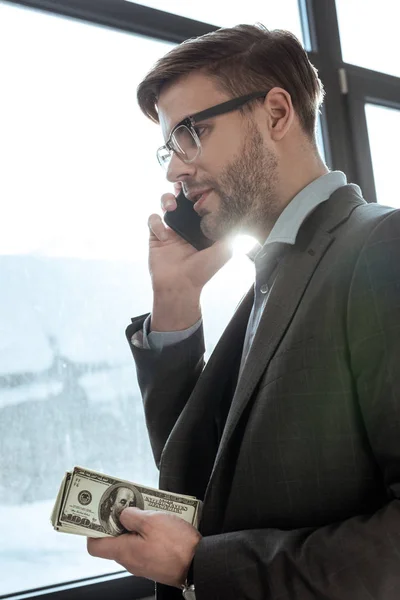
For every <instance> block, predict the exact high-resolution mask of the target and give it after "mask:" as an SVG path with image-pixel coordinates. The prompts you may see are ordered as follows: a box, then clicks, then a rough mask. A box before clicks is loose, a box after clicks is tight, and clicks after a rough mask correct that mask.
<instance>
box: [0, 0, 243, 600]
mask: <svg viewBox="0 0 400 600" xmlns="http://www.w3.org/2000/svg"><path fill="white" fill-rule="evenodd" d="M171 47H172V45H171V44H167V43H163V42H160V41H155V40H151V39H149V38H144V37H140V36H136V35H132V34H128V33H122V32H119V31H116V30H113V29H111V28H106V27H100V26H95V25H92V24H89V23H85V22H80V21H76V20H72V19H67V18H63V17H60V16H56V15H51V14H49V13H44V12H40V11H36V10H32V9H27V8H23V7H21V6H17V5H13V4H9V3H7V2H1V1H0V56H1V57H2V60H1V61H0V81H1V82H2V85H1V87H2V92H1V96H0V131H1V137H0V165H1V177H0V198H1V206H2V219H1V220H0V282H1V296H0V456H1V462H0V531H1V540H2V541H1V546H0V596H1V595H3V594H10V593H15V592H20V591H23V590H28V589H33V588H38V587H42V586H47V585H53V584H57V583H62V582H66V581H72V580H78V579H81V578H86V577H91V576H95V575H100V574H104V573H107V572H115V571H118V570H119V568H118V565H117V564H116V563H113V562H111V561H104V560H101V559H95V558H93V557H91V556H89V555H88V554H87V552H86V543H85V539H84V538H81V537H78V536H68V535H64V534H59V533H56V532H54V531H53V530H52V528H51V525H50V520H49V518H50V512H51V508H52V506H53V503H54V500H55V497H56V494H57V491H58V487H59V484H60V482H61V479H62V477H63V475H64V472H65V471H66V470H69V469H71V468H72V467H73V466H74V465H81V466H85V467H88V468H91V469H95V470H99V471H102V472H105V473H108V474H110V475H115V476H117V477H122V478H126V479H129V480H132V481H137V482H139V483H143V484H148V485H153V486H156V485H157V481H158V474H157V471H156V468H155V466H154V462H153V457H152V454H151V449H150V445H149V441H148V437H147V431H146V428H145V422H144V417H143V411H142V403H141V398H140V393H139V389H138V385H137V381H136V372H135V367H134V363H133V359H132V356H131V354H130V350H129V347H128V344H127V342H126V338H125V327H126V326H127V325H128V324H129V322H130V318H131V317H132V316H137V315H139V314H143V313H145V312H148V311H149V310H150V309H151V295H152V294H151V285H150V278H149V275H148V271H147V244H148V228H147V218H148V216H149V214H151V213H152V212H161V211H160V197H161V194H162V193H164V192H166V191H172V186H171V184H169V183H168V182H166V180H165V179H164V174H163V173H162V171H161V169H160V168H159V166H158V164H157V161H156V154H155V151H156V149H157V148H158V147H159V146H160V145H161V144H162V143H163V140H162V136H161V132H160V130H159V128H158V127H157V126H156V125H154V124H152V123H151V122H150V121H148V120H147V119H146V118H145V117H144V116H143V114H142V113H141V112H140V110H139V108H138V107H137V104H136V87H137V84H138V83H139V81H140V80H141V79H142V78H143V76H144V75H145V73H146V72H147V70H148V69H149V68H150V67H151V66H152V65H153V63H154V62H155V61H156V60H157V58H159V57H160V56H161V55H163V54H165V53H166V52H167V51H168V49H169V48H171ZM252 278H253V267H252V265H251V264H250V261H249V260H248V259H247V258H246V257H245V256H243V253H240V252H239V253H238V254H237V255H236V256H235V257H234V258H233V259H232V261H231V262H230V263H229V264H228V265H227V266H226V267H225V268H224V269H223V270H222V271H221V272H220V273H219V274H218V275H217V277H215V278H214V279H213V280H212V281H211V282H210V284H209V285H208V286H207V289H206V290H205V291H204V294H203V306H204V311H203V312H204V318H205V322H206V337H207V340H206V342H207V355H209V353H210V352H211V350H212V348H213V347H214V346H215V344H216V342H217V340H218V338H219V336H220V334H221V332H222V330H223V329H224V327H225V325H226V323H227V322H228V320H229V318H230V316H231V314H232V313H233V311H234V309H235V307H236V305H237V303H238V302H239V300H240V298H241V297H242V295H243V294H244V293H245V291H246V290H247V289H248V287H250V285H251V282H252ZM22 574H23V575H22Z"/></svg>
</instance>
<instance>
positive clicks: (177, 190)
mask: <svg viewBox="0 0 400 600" xmlns="http://www.w3.org/2000/svg"><path fill="white" fill-rule="evenodd" d="M181 190H182V184H181V182H180V181H175V183H174V193H175V196H178V194H179V193H180V192H181Z"/></svg>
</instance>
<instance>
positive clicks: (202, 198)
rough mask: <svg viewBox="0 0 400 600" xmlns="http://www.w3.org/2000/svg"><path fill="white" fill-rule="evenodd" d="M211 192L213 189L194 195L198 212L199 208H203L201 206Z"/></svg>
mask: <svg viewBox="0 0 400 600" xmlns="http://www.w3.org/2000/svg"><path fill="white" fill-rule="evenodd" d="M211 192H212V190H205V191H204V192H203V193H202V194H200V195H199V194H197V195H196V196H194V205H193V208H194V210H195V211H196V212H198V211H199V208H201V206H202V205H203V204H204V202H205V200H206V199H207V197H208V195H209V194H210V193H211Z"/></svg>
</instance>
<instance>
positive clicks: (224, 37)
mask: <svg viewBox="0 0 400 600" xmlns="http://www.w3.org/2000/svg"><path fill="white" fill-rule="evenodd" d="M198 70H202V71H203V72H204V73H205V74H207V75H210V76H211V77H213V78H214V79H215V81H216V83H217V85H218V87H219V88H220V89H221V90H223V91H224V92H228V93H229V94H230V95H231V96H232V97H236V96H242V95H245V94H248V93H250V92H256V91H263V90H266V91H267V90H269V89H271V88H273V87H275V86H277V87H281V88H283V89H285V90H286V91H287V92H288V93H289V94H290V96H291V98H292V103H293V108H294V110H295V111H296V113H297V115H298V117H299V120H300V123H301V125H302V127H303V129H304V131H305V133H307V134H308V135H309V137H310V138H312V139H314V136H315V124H316V117H317V113H318V110H319V107H320V106H321V104H322V100H323V96H324V91H323V86H322V83H321V81H320V80H319V78H318V73H317V71H316V69H315V68H314V67H313V65H312V64H311V63H310V61H309V60H308V56H307V52H306V51H305V50H304V48H303V47H302V46H301V44H300V42H299V40H298V39H297V38H296V36H295V35H293V34H292V33H290V32H289V31H283V30H280V29H275V30H273V31H269V30H268V29H267V28H266V27H264V26H263V25H261V24H260V23H257V25H237V26H236V27H232V28H223V29H218V30H217V31H214V32H212V33H207V34H206V35H202V36H200V37H198V38H191V39H189V40H186V41H185V42H183V43H182V44H180V45H179V46H176V47H175V48H173V49H172V50H171V51H170V52H168V54H166V55H165V56H163V57H162V58H160V59H159V60H158V61H157V63H156V64H155V66H154V67H153V68H152V69H151V70H150V72H149V73H148V74H147V75H146V77H145V78H144V80H143V81H142V82H141V83H140V84H139V86H138V90H137V99H138V103H139V106H140V108H141V110H142V111H143V112H144V114H145V115H146V116H147V117H149V118H150V119H151V120H152V121H154V122H156V123H158V112H157V102H158V98H159V96H160V93H161V90H162V88H163V87H164V86H166V85H168V84H170V83H173V82H174V81H176V80H177V79H178V78H180V77H182V76H184V75H188V74H189V73H191V72H192V71H198ZM245 110H246V108H244V111H245ZM247 110H248V108H247Z"/></svg>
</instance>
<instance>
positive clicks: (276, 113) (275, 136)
mask: <svg viewBox="0 0 400 600" xmlns="http://www.w3.org/2000/svg"><path fill="white" fill-rule="evenodd" d="M264 109H265V110H266V114H267V119H268V129H269V133H270V136H271V139H272V140H274V141H275V142H279V141H280V140H281V139H282V138H283V137H284V136H285V135H286V133H287V132H288V131H289V129H290V127H291V125H292V123H293V120H294V109H293V104H292V99H291V97H290V94H289V93H288V92H287V91H286V90H284V89H283V88H280V87H274V88H272V90H270V91H269V92H268V94H267V95H266V97H265V100H264Z"/></svg>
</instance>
